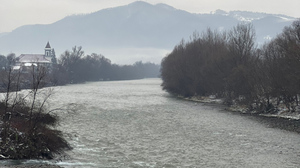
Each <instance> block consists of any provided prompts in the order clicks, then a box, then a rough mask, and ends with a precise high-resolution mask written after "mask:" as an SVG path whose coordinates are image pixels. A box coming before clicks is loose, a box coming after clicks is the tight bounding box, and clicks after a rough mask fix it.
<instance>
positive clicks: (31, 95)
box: [0, 46, 160, 159]
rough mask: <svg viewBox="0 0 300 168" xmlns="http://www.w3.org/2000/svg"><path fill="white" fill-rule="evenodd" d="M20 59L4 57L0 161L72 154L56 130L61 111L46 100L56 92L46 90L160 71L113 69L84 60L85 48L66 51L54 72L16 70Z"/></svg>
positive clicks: (147, 66)
mask: <svg viewBox="0 0 300 168" xmlns="http://www.w3.org/2000/svg"><path fill="white" fill-rule="evenodd" d="M16 59H17V58H16V56H15V54H13V53H12V54H9V55H8V56H7V57H5V56H1V55H0V68H1V69H0V77H1V81H0V91H1V92H2V94H1V95H4V96H3V98H2V99H1V102H0V117H1V118H0V159H52V158H54V157H55V156H56V155H64V151H65V150H70V149H71V147H70V145H69V144H68V142H67V141H66V140H65V139H64V138H63V133H62V132H61V131H59V130H56V129H55V126H56V125H57V124H58V122H59V118H58V116H57V115H56V114H55V112H56V111H58V110H62V109H54V110H49V107H48V106H47V105H48V104H47V100H48V99H49V98H50V97H51V95H52V93H53V89H51V88H49V87H48V88H47V86H55V85H64V84H68V83H82V82H86V81H99V80H126V79H141V78H145V77H157V76H158V75H159V68H160V66H159V65H155V64H153V63H142V62H136V63H135V64H134V65H123V66H121V65H116V64H112V63H111V61H110V60H109V59H107V58H105V57H104V56H102V55H101V54H94V53H93V54H91V55H84V51H83V50H82V47H76V46H75V47H73V48H72V50H71V51H68V50H67V51H65V52H64V53H63V54H62V55H61V57H60V59H59V60H57V61H56V60H55V63H54V64H53V65H52V67H51V68H50V69H49V67H48V68H47V67H44V66H40V65H37V66H31V67H27V68H24V69H20V70H13V69H12V66H13V65H14V64H15V62H16ZM22 89H26V90H22ZM20 90H22V91H20ZM1 95H0V96H1ZM64 110H66V109H64Z"/></svg>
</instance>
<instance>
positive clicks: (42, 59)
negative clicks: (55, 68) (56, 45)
mask: <svg viewBox="0 0 300 168" xmlns="http://www.w3.org/2000/svg"><path fill="white" fill-rule="evenodd" d="M53 63H56V56H55V51H54V49H53V48H51V46H50V44H49V42H47V44H46V47H45V53H44V54H21V55H20V56H18V57H17V58H16V63H15V66H14V67H13V69H14V70H21V71H22V72H24V71H27V69H28V68H30V67H32V66H45V67H48V68H51V67H52V64H53Z"/></svg>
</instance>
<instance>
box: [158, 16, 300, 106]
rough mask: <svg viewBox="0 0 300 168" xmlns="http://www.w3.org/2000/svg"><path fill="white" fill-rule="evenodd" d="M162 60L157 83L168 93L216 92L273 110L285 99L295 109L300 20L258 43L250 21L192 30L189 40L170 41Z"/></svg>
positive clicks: (227, 99)
mask: <svg viewBox="0 0 300 168" xmlns="http://www.w3.org/2000/svg"><path fill="white" fill-rule="evenodd" d="M161 66H162V67H161V77H162V79H163V84H162V86H163V89H165V90H166V91H168V92H170V93H173V94H177V95H182V96H185V97H190V96H208V95H215V96H217V97H219V98H224V100H225V102H226V103H228V104H233V103H239V104H245V105H248V106H249V108H250V109H256V110H258V111H274V110H276V107H277V106H278V105H279V104H284V105H286V107H287V108H288V109H289V110H291V111H295V108H296V106H297V105H299V100H298V99H299V94H300V20H297V21H295V22H294V23H293V24H292V25H291V26H289V27H286V28H284V30H283V32H282V33H281V34H279V35H278V36H277V37H276V38H274V39H273V40H272V41H270V42H269V43H266V44H265V45H264V46H262V47H259V48H258V47H256V45H255V30H254V28H253V26H252V25H251V24H238V25H237V26H236V27H234V28H233V29H232V30H230V31H228V32H217V31H212V30H210V29H208V30H207V31H206V32H204V33H202V34H201V35H199V34H197V33H194V35H193V36H192V38H191V40H190V41H188V42H184V41H183V40H182V41H181V42H180V44H178V45H177V46H175V48H174V49H173V51H172V52H171V53H170V54H169V55H168V56H167V57H165V58H164V60H163V61H162V65H161Z"/></svg>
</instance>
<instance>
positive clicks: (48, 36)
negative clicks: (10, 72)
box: [0, 1, 296, 64]
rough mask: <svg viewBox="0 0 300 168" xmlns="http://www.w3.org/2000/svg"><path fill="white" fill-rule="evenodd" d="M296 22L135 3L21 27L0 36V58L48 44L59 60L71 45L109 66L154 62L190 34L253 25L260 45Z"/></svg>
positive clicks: (281, 17)
mask: <svg viewBox="0 0 300 168" xmlns="http://www.w3.org/2000/svg"><path fill="white" fill-rule="evenodd" d="M295 19H296V18H294V17H289V16H285V15H279V14H278V15H277V14H266V13H254V12H244V11H231V12H225V11H222V10H217V11H215V12H212V13H210V14H195V13H189V12H187V11H183V10H180V9H175V8H173V7H171V6H169V5H166V4H156V5H152V4H149V3H146V2H142V1H137V2H134V3H131V4H129V5H125V6H119V7H114V8H108V9H103V10H100V11H97V12H94V13H90V14H82V15H72V16H67V17H65V18H63V19H61V20H58V21H56V22H54V23H52V24H43V25H42V24H36V25H25V26H21V27H19V28H17V29H15V30H13V31H12V32H9V33H0V46H1V47H0V54H2V55H7V54H8V53H11V52H13V53H16V55H20V54H22V53H41V52H43V48H44V45H45V43H46V42H47V41H49V42H50V43H51V44H52V46H53V48H55V51H56V54H57V55H58V56H59V55H60V54H62V53H63V52H64V51H65V50H71V48H72V47H73V46H75V45H76V46H82V47H83V50H84V51H85V53H87V54H90V53H98V54H102V55H104V56H105V57H107V58H108V59H110V60H111V61H112V62H113V63H118V64H132V63H134V62H136V61H143V62H154V63H157V64H159V63H160V62H161V59H162V58H163V57H164V56H166V54H168V53H170V52H171V51H172V49H173V48H174V46H175V45H177V44H178V43H179V42H180V40H181V39H185V40H189V39H190V37H191V36H192V35H193V33H194V32H198V33H199V34H201V32H203V31H205V30H206V29H207V28H211V29H212V30H218V31H223V30H229V29H231V28H232V27H234V26H235V25H237V24H238V23H240V22H247V23H248V22H251V23H252V24H253V25H254V28H255V30H256V35H257V39H256V40H257V44H258V45H261V44H263V43H264V42H266V41H268V40H270V39H271V38H273V37H275V36H276V35H277V34H279V33H280V32H281V31H282V29H283V28H284V27H285V26H288V25H290V24H291V23H292V22H293V21H294V20H295Z"/></svg>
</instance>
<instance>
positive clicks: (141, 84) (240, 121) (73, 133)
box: [50, 79, 300, 168]
mask: <svg viewBox="0 0 300 168" xmlns="http://www.w3.org/2000/svg"><path fill="white" fill-rule="evenodd" d="M160 84H161V80H160V79H144V80H133V81H109V82H90V83H85V84H76V85H68V86H60V87H55V92H56V93H55V94H54V95H53V96H52V98H51V100H50V104H51V105H52V107H53V108H56V107H63V108H66V107H68V108H70V109H75V111H69V112H67V111H61V112H59V116H60V117H61V122H60V126H59V127H58V128H59V129H60V130H62V131H63V132H64V133H65V134H66V138H67V140H68V141H69V143H70V144H71V145H72V147H73V148H74V149H73V150H72V151H69V152H68V154H69V157H67V158H65V159H62V160H61V161H59V162H57V163H56V164H58V165H60V166H62V167H67V168H71V167H72V168H73V167H87V168H89V167H99V168H101V167H131V168H139V167H153V168H162V167H166V168H173V167H230V168H231V167H238V168H240V167H246V168H248V167H249V168H252V167H253V168H254V167H266V168H276V167H278V168H283V167H300V145H299V144H300V135H299V134H297V133H293V132H288V131H284V130H280V129H276V128H269V127H268V126H267V125H266V124H263V123H260V122H258V121H256V120H253V119H250V118H249V117H246V116H241V115H237V114H233V113H230V112H227V111H225V110H223V108H224V107H222V106H220V105H208V104H203V103H196V102H190V101H184V100H181V99H177V98H175V97H172V96H171V95H169V94H168V93H166V92H164V91H163V90H162V89H161V86H160Z"/></svg>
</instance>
